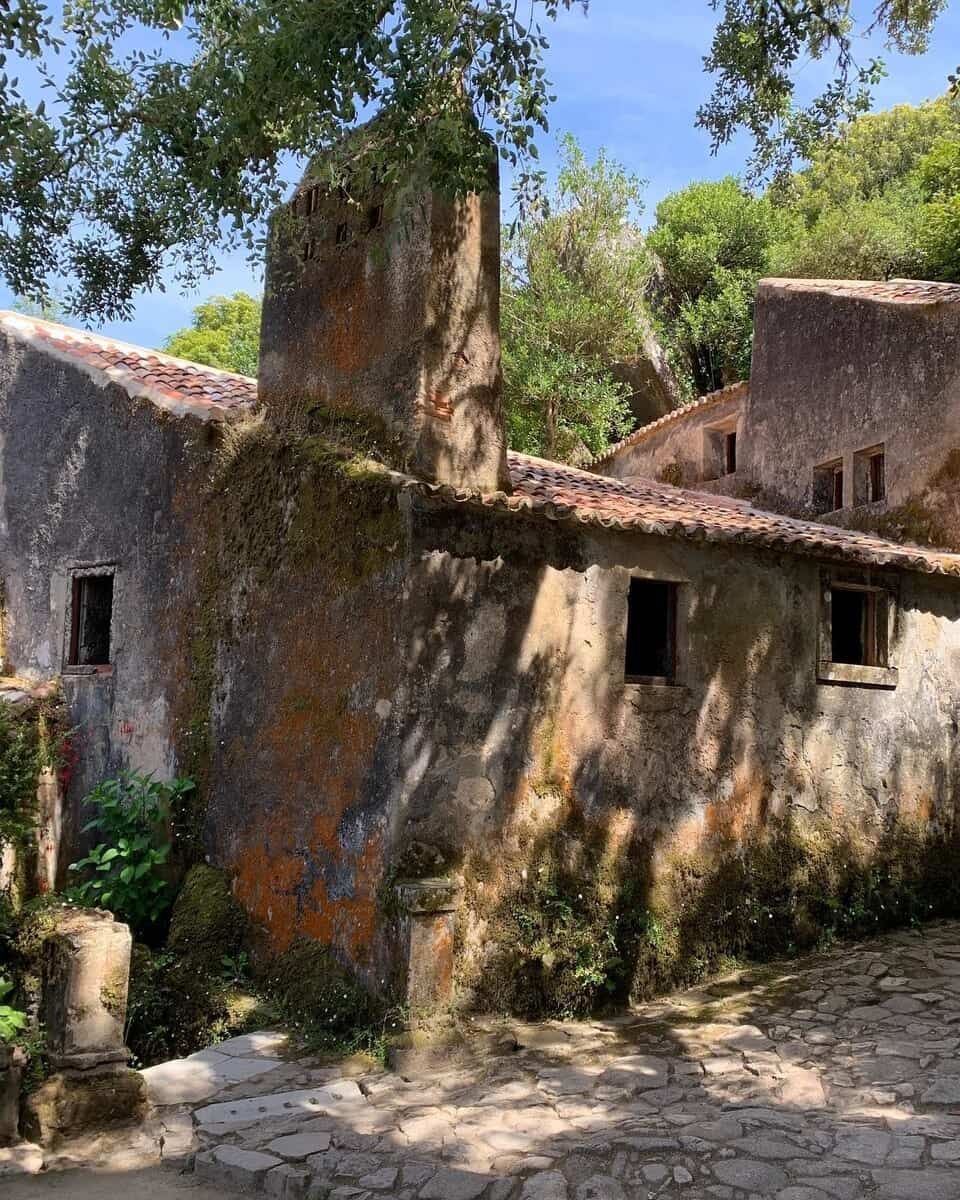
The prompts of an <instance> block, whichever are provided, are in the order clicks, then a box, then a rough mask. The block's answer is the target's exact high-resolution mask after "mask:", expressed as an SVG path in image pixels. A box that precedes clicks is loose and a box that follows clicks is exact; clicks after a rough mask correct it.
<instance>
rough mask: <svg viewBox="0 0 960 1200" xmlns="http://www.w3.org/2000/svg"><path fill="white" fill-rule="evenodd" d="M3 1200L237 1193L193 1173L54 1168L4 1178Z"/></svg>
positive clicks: (145, 1199)
mask: <svg viewBox="0 0 960 1200" xmlns="http://www.w3.org/2000/svg"><path fill="white" fill-rule="evenodd" d="M2 1191H3V1197H4V1200H48V1198H50V1200H52V1198H53V1197H58V1198H62V1200H234V1197H235V1196H236V1193H234V1192H228V1191H224V1190H223V1189H221V1188H211V1187H207V1186H206V1185H204V1184H202V1183H201V1182H200V1181H199V1180H198V1179H197V1178H196V1176H195V1175H178V1174H177V1173H176V1171H165V1170H163V1169H161V1168H159V1167H152V1168H149V1169H148V1170H145V1171H90V1170H86V1171H55V1172H51V1173H49V1174H44V1175H32V1176H30V1177H27V1178H23V1179H17V1180H14V1179H5V1180H4V1181H3V1186H2Z"/></svg>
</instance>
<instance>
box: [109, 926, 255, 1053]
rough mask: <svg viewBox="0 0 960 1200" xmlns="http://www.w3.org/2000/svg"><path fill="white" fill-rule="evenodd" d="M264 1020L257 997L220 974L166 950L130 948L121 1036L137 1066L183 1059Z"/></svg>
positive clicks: (138, 945)
mask: <svg viewBox="0 0 960 1200" xmlns="http://www.w3.org/2000/svg"><path fill="white" fill-rule="evenodd" d="M263 1019H264V1014H263V1012H262V1009H261V1008H260V1007H259V1006H258V1004H257V1001H256V999H255V998H254V997H252V996H250V995H249V994H247V993H244V992H241V991H238V990H236V989H235V988H233V987H231V986H230V984H229V983H228V982H227V981H225V980H224V979H223V978H222V977H221V976H219V975H216V974H213V973H212V972H208V971H203V970H200V969H198V967H197V966H196V964H195V963H193V962H189V961H186V960H179V959H178V958H177V957H176V956H175V955H174V954H171V953H170V952H169V951H168V950H161V951H151V950H150V949H149V947H147V946H144V945H142V944H141V943H137V944H136V945H135V946H134V948H133V955H132V957H131V962H130V991H129V996H128V1000H127V1026H126V1034H125V1036H126V1042H127V1045H128V1046H129V1047H130V1050H131V1052H132V1054H133V1056H134V1060H135V1064H136V1065H137V1066H140V1067H147V1066H151V1065H152V1064H153V1063H158V1062H165V1061H166V1060H167V1059H170V1058H184V1057H185V1056H186V1055H188V1054H193V1053H194V1051H196V1050H202V1049H203V1047H204V1046H209V1045H211V1044H212V1043H215V1042H219V1041H222V1040H223V1039H224V1038H226V1037H232V1036H233V1035H234V1034H236V1033H242V1032H244V1031H245V1030H246V1029H248V1028H250V1024H251V1021H254V1023H259V1022H261V1021H262V1020H263Z"/></svg>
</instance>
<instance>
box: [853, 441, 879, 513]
mask: <svg viewBox="0 0 960 1200" xmlns="http://www.w3.org/2000/svg"><path fill="white" fill-rule="evenodd" d="M886 475H887V471H886V459H885V456H884V452H883V446H872V447H871V448H870V449H869V450H858V451H857V453H856V454H855V455H854V456H853V502H854V504H876V503H877V501H879V500H883V499H885V498H886V494H887V479H886Z"/></svg>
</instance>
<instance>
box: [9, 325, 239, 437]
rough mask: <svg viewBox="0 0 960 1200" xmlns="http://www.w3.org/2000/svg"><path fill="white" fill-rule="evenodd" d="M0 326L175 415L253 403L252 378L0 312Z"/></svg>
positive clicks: (219, 416) (219, 413) (213, 414)
mask: <svg viewBox="0 0 960 1200" xmlns="http://www.w3.org/2000/svg"><path fill="white" fill-rule="evenodd" d="M0 328H2V329H4V330H6V331H7V332H9V333H10V334H12V335H13V336H14V337H15V338H17V339H18V340H19V341H22V342H26V343H29V344H30V345H32V346H34V347H35V348H37V349H39V350H43V351H45V352H47V353H49V354H52V355H53V356H55V357H56V358H59V359H60V360H61V361H66V362H70V363H72V364H73V365H74V366H77V367H79V368H80V369H81V370H85V371H86V372H87V374H89V375H91V376H93V377H94V378H98V379H101V380H102V381H103V382H107V381H108V380H109V381H112V382H113V383H117V384H119V385H120V386H121V387H123V388H124V389H125V390H126V391H127V393H128V394H129V395H131V396H134V395H137V396H143V397H145V398H146V399H148V400H152V401H153V402H154V403H155V404H157V405H159V407H161V408H163V409H165V410H166V411H168V412H173V413H175V414H176V415H178V416H194V417H198V418H199V419H200V420H204V421H218V420H224V419H229V418H230V417H231V416H234V415H237V414H239V413H243V412H249V411H251V410H252V409H253V408H255V407H256V403H257V381H256V380H255V379H250V378H248V377H247V376H246V375H234V374H232V373H231V372H230V371H219V370H217V369H216V368H215V367H205V366H201V365H199V364H197V363H191V362H187V361H186V360H185V359H182V358H174V357H173V355H171V354H163V353H161V352H160V351H159V350H144V349H141V348H140V347H139V346H130V345H128V344H127V343H126V342H118V341H115V340H114V339H113V338H108V337H103V336H102V335H101V334H99V333H87V332H86V331H85V330H81V329H71V328H69V327H68V326H66V325H55V324H53V323H52V322H50V321H40V320H37V319H36V318H34V317H26V316H23V315H22V314H21V313H14V312H2V311H0Z"/></svg>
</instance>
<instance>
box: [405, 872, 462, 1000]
mask: <svg viewBox="0 0 960 1200" xmlns="http://www.w3.org/2000/svg"><path fill="white" fill-rule="evenodd" d="M396 890H397V900H398V901H399V905H400V911H401V913H402V914H403V935H404V936H403V944H404V946H405V947H406V963H405V973H406V999H407V1003H408V1005H409V1006H410V1011H411V1014H412V1015H413V1017H414V1019H416V1018H422V1017H426V1016H431V1015H435V1014H439V1013H441V1012H442V1011H443V1010H445V1009H446V1008H448V1007H449V1005H450V1003H451V1001H452V1000H453V964H454V941H455V936H456V913H457V908H458V907H459V902H460V893H461V891H462V890H463V884H462V883H461V882H460V880H458V879H409V880H403V881H401V882H399V883H398V884H397V885H396Z"/></svg>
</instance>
